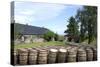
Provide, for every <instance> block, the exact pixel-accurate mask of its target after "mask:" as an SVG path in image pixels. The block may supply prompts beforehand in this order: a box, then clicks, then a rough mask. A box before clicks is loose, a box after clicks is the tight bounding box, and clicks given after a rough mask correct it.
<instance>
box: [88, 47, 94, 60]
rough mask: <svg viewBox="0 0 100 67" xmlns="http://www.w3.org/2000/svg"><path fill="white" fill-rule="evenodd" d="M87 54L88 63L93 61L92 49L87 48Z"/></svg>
mask: <svg viewBox="0 0 100 67" xmlns="http://www.w3.org/2000/svg"><path fill="white" fill-rule="evenodd" d="M86 54H87V61H92V60H93V51H92V49H90V48H86Z"/></svg>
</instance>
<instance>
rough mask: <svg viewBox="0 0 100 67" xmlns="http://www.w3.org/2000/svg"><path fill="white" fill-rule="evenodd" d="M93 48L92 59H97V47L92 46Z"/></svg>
mask: <svg viewBox="0 0 100 67" xmlns="http://www.w3.org/2000/svg"><path fill="white" fill-rule="evenodd" d="M92 50H93V61H96V60H97V48H92Z"/></svg>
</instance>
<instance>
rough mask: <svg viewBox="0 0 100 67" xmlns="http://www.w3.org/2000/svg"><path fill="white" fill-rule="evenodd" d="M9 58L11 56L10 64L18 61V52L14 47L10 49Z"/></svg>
mask: <svg viewBox="0 0 100 67" xmlns="http://www.w3.org/2000/svg"><path fill="white" fill-rule="evenodd" d="M11 55H12V56H11V58H12V60H11V62H12V64H13V65H16V64H18V63H17V62H18V53H17V50H15V49H13V50H12V51H11Z"/></svg>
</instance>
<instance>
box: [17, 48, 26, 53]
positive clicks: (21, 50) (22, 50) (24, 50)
mask: <svg viewBox="0 0 100 67" xmlns="http://www.w3.org/2000/svg"><path fill="white" fill-rule="evenodd" d="M18 50H19V51H20V52H27V49H24V48H21V49H18Z"/></svg>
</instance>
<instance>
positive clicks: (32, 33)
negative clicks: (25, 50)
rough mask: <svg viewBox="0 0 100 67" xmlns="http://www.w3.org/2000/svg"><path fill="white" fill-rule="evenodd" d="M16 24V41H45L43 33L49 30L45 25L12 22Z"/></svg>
mask: <svg viewBox="0 0 100 67" xmlns="http://www.w3.org/2000/svg"><path fill="white" fill-rule="evenodd" d="M11 25H12V26H14V43H15V44H18V43H32V42H44V39H43V34H45V33H46V32H48V31H49V30H48V29H46V28H43V27H36V26H31V25H24V24H19V23H12V24H11Z"/></svg>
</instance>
